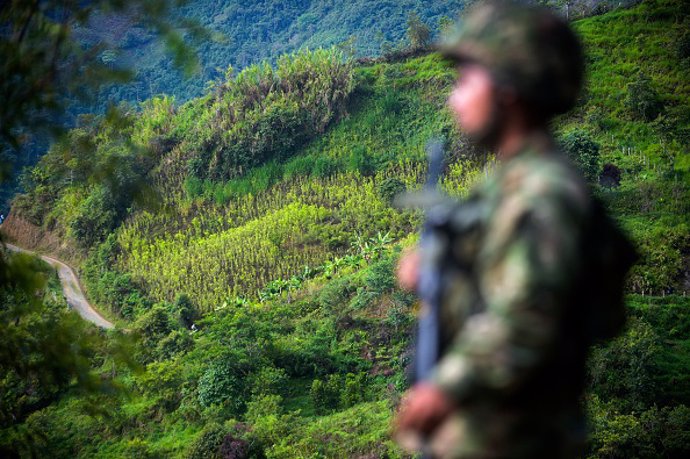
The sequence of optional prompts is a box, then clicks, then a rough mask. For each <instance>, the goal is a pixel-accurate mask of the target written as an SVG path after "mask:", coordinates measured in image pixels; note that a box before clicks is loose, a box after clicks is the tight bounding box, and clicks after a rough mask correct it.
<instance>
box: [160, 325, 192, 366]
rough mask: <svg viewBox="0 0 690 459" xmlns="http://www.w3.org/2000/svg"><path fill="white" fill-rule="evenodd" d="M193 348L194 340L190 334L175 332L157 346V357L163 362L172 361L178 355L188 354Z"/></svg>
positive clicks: (180, 331) (181, 331)
mask: <svg viewBox="0 0 690 459" xmlns="http://www.w3.org/2000/svg"><path fill="white" fill-rule="evenodd" d="M192 347H194V340H193V339H192V337H191V336H189V332H187V331H183V330H173V331H171V332H170V333H169V334H168V336H166V337H165V338H163V339H162V340H160V342H159V343H158V345H157V346H156V356H157V358H158V359H161V360H164V359H170V358H172V357H174V356H175V355H177V354H180V353H183V352H188V351H189V350H191V349H192Z"/></svg>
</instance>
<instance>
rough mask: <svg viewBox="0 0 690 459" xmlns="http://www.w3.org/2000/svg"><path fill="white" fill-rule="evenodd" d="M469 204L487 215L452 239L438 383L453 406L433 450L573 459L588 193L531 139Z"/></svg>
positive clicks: (543, 144) (545, 145) (583, 341)
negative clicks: (452, 410) (453, 410)
mask: <svg viewBox="0 0 690 459" xmlns="http://www.w3.org/2000/svg"><path fill="white" fill-rule="evenodd" d="M469 202H470V203H474V204H475V205H476V204H477V203H479V204H481V205H482V208H483V209H484V212H483V215H482V217H481V218H480V219H478V221H477V222H476V224H473V225H471V226H470V227H468V228H466V229H465V233H464V234H461V235H459V236H458V237H456V238H454V242H453V243H452V247H451V250H452V251H453V257H452V258H453V260H454V263H453V267H448V269H446V270H445V272H446V273H450V274H449V275H450V276H451V278H449V279H445V280H444V285H445V286H446V287H445V290H444V292H443V294H442V300H441V311H440V314H441V324H442V327H443V329H442V333H441V359H440V361H439V362H438V363H437V365H436V367H435V369H434V373H433V377H432V381H433V382H434V383H435V384H437V385H438V386H440V387H441V388H442V390H443V391H444V392H445V393H446V394H447V395H449V396H450V397H451V398H452V399H453V400H454V401H455V403H456V405H457V407H458V408H457V410H456V411H455V413H454V414H453V415H452V416H451V418H450V419H449V420H448V421H447V422H446V423H445V424H444V425H442V426H441V427H440V428H439V429H438V430H437V431H436V433H435V434H434V436H433V438H431V439H430V442H429V447H430V449H431V450H432V451H433V452H434V455H435V457H442V458H569V457H577V455H578V454H579V453H580V452H581V448H582V445H583V442H584V422H583V415H582V413H581V408H580V407H579V404H578V399H579V397H580V395H581V393H582V390H583V385H584V374H585V373H584V372H585V369H584V365H585V358H586V352H587V347H588V345H589V344H590V340H589V338H588V337H587V336H586V328H587V327H586V320H587V318H586V317H583V316H584V311H585V310H586V308H583V307H582V305H581V304H579V303H580V302H581V301H582V298H583V295H582V292H583V291H584V290H583V289H585V290H586V289H587V285H583V281H584V280H585V279H586V276H585V275H583V273H582V270H583V269H585V266H586V260H584V259H583V256H582V254H583V253H584V252H583V250H582V248H583V247H582V245H583V243H585V237H584V234H585V229H586V228H587V227H589V225H590V224H591V223H592V222H590V221H589V219H591V218H592V215H593V213H592V200H591V198H590V196H589V193H588V188H587V186H586V184H585V183H584V181H583V179H582V177H581V176H580V174H579V172H578V171H577V170H576V169H575V168H574V167H573V166H572V165H571V164H570V163H569V162H568V161H567V160H566V159H565V158H564V156H562V155H561V154H560V153H558V152H557V151H555V149H554V147H553V145H552V143H551V141H550V139H548V138H546V136H544V137H542V138H539V137H535V138H532V139H530V141H528V142H527V144H526V145H525V147H524V148H523V149H522V150H521V151H520V153H518V154H517V155H515V156H513V157H511V158H510V159H508V160H506V161H505V162H504V163H503V164H502V165H501V166H500V168H499V169H498V170H497V172H496V173H495V174H494V175H493V177H491V178H490V179H489V180H487V181H486V183H484V184H482V185H481V186H479V187H478V188H477V189H476V190H475V191H474V192H473V193H472V194H471V197H470V199H469ZM460 209H462V207H460Z"/></svg>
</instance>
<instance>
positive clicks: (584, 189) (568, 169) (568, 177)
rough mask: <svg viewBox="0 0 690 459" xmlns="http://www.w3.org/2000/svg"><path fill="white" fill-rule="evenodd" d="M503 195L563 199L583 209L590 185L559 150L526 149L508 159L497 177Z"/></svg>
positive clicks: (587, 200)
mask: <svg viewBox="0 0 690 459" xmlns="http://www.w3.org/2000/svg"><path fill="white" fill-rule="evenodd" d="M496 181H497V183H496V184H495V186H496V187H497V189H498V191H499V193H500V194H501V195H503V196H521V197H523V198H524V199H529V200H538V201H540V202H544V201H545V200H546V201H549V200H558V201H566V202H568V203H569V204H574V205H576V206H578V207H580V208H582V209H583V210H584V209H585V208H587V207H589V206H590V199H591V198H590V193H589V188H588V186H587V184H586V182H585V179H584V177H583V176H582V174H581V173H580V171H579V170H578V169H577V168H576V167H575V166H574V165H573V164H572V163H571V162H570V161H569V160H568V159H567V157H566V156H565V155H564V154H563V153H561V152H560V151H558V150H553V151H549V152H547V153H540V154H536V153H534V154H533V153H529V154H523V155H519V156H518V157H516V158H514V159H513V160H511V161H510V162H509V163H508V164H507V165H506V168H505V170H504V171H503V173H501V174H499V175H498V176H497V178H496Z"/></svg>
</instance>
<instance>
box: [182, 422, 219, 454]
mask: <svg viewBox="0 0 690 459" xmlns="http://www.w3.org/2000/svg"><path fill="white" fill-rule="evenodd" d="M226 434H227V432H226V430H225V428H223V426H221V425H220V424H218V423H212V424H209V425H208V426H206V427H205V428H204V430H203V431H202V432H201V434H200V435H199V436H198V437H197V439H196V440H195V441H194V443H192V446H191V447H190V448H189V450H188V452H187V459H220V458H221V456H220V447H221V445H222V444H223V440H224V439H225V435H226Z"/></svg>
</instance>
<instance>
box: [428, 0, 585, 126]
mask: <svg viewBox="0 0 690 459" xmlns="http://www.w3.org/2000/svg"><path fill="white" fill-rule="evenodd" d="M439 50H440V51H441V53H442V54H443V55H444V56H445V57H446V58H448V59H451V60H453V61H455V62H457V63H460V64H462V63H470V62H472V63H477V64H480V65H482V66H484V67H486V68H487V69H488V70H489V72H490V73H491V74H492V76H493V77H494V80H495V81H496V83H497V84H498V85H499V86H507V87H510V88H513V89H514V90H515V91H516V92H517V94H518V95H519V96H520V97H521V98H523V99H524V100H525V101H527V103H529V104H530V106H531V107H534V108H535V109H536V110H539V111H540V114H541V116H544V117H546V118H550V117H552V116H554V115H558V114H560V113H564V112H566V111H568V110H569V109H570V108H572V106H573V105H574V104H575V101H576V100H577V97H578V94H579V92H580V88H581V86H582V80H583V76H584V58H583V52H582V47H581V45H580V41H579V39H578V37H577V36H576V35H575V33H574V32H573V31H572V30H571V28H570V27H569V26H568V24H567V22H566V21H564V20H563V19H561V18H560V17H558V16H557V15H556V14H554V13H553V12H551V11H549V10H547V9H546V8H543V7H535V6H526V5H521V4H517V3H514V2H508V1H489V2H486V3H480V4H478V5H476V6H475V7H473V8H472V9H471V10H470V12H469V14H468V15H467V16H466V19H465V20H464V22H460V23H458V27H457V29H456V30H455V33H454V34H452V36H451V37H448V38H447V39H446V40H444V41H443V42H442V43H441V44H440V46H439Z"/></svg>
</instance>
